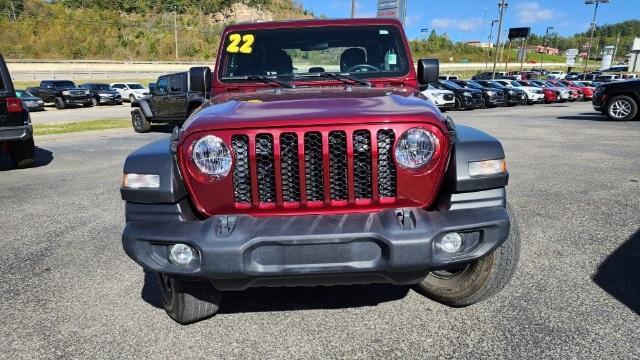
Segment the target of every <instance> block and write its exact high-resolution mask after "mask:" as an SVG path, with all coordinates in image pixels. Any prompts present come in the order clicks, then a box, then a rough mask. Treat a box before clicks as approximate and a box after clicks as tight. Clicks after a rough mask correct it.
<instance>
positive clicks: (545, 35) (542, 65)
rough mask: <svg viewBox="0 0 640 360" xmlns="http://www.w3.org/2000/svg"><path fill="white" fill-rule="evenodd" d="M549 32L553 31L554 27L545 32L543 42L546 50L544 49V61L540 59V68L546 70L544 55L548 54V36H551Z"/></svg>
mask: <svg viewBox="0 0 640 360" xmlns="http://www.w3.org/2000/svg"><path fill="white" fill-rule="evenodd" d="M549 30H553V26H549V27H547V31H545V32H544V39H543V40H542V45H543V46H544V49H542V59H540V68H541V69H542V68H544V54H546V53H547V36H549Z"/></svg>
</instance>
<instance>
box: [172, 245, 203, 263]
mask: <svg viewBox="0 0 640 360" xmlns="http://www.w3.org/2000/svg"><path fill="white" fill-rule="evenodd" d="M196 256H198V255H197V253H196V251H195V250H194V249H192V248H191V246H189V245H186V244H175V245H172V246H171V247H170V248H169V260H171V262H172V263H174V264H178V265H187V264H189V263H190V262H192V261H193V259H194V258H195V257H196Z"/></svg>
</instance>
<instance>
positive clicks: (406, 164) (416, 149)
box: [394, 128, 438, 169]
mask: <svg viewBox="0 0 640 360" xmlns="http://www.w3.org/2000/svg"><path fill="white" fill-rule="evenodd" d="M437 145H438V141H437V139H436V137H435V136H434V135H433V134H432V133H431V132H430V131H427V130H425V129H422V128H411V129H409V130H407V131H405V132H404V133H403V134H402V135H401V136H400V138H399V139H398V141H397V142H396V145H395V149H394V157H395V160H396V163H397V164H398V165H399V166H400V167H402V168H405V169H418V168H420V167H422V166H424V165H426V164H427V163H429V161H430V160H431V159H432V158H433V154H434V153H435V151H436V147H437Z"/></svg>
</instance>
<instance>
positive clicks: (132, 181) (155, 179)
mask: <svg viewBox="0 0 640 360" xmlns="http://www.w3.org/2000/svg"><path fill="white" fill-rule="evenodd" d="M122 187H125V188H128V189H159V188H160V175H150V174H124V177H123V178H122Z"/></svg>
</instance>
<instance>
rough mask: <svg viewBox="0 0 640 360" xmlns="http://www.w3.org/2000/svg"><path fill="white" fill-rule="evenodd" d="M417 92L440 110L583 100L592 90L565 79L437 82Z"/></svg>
mask: <svg viewBox="0 0 640 360" xmlns="http://www.w3.org/2000/svg"><path fill="white" fill-rule="evenodd" d="M421 92H422V94H423V95H424V96H426V97H427V98H428V99H429V100H431V101H432V102H433V103H434V104H435V105H436V106H438V107H439V108H440V109H441V110H442V111H446V110H467V109H478V108H492V107H498V106H516V105H525V104H526V105H532V104H538V103H547V104H550V103H554V102H565V101H587V100H591V99H592V98H593V93H594V87H593V86H591V84H590V83H588V82H581V81H568V80H511V79H498V80H439V81H438V82H435V83H430V84H429V85H427V86H424V87H423V88H422V89H421Z"/></svg>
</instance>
